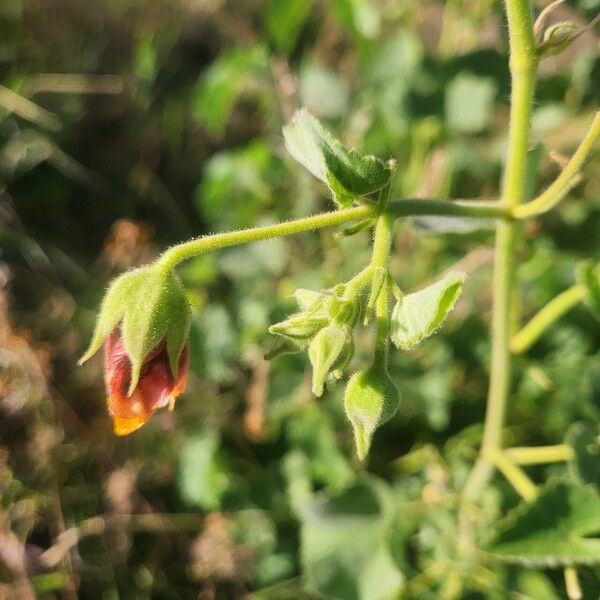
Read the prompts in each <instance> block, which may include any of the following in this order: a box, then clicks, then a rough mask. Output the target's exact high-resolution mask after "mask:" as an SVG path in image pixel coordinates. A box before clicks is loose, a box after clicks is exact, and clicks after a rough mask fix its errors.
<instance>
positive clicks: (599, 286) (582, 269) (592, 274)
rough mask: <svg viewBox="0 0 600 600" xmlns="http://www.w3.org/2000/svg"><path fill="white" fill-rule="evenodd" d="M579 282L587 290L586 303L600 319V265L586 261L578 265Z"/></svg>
mask: <svg viewBox="0 0 600 600" xmlns="http://www.w3.org/2000/svg"><path fill="white" fill-rule="evenodd" d="M577 280H578V281H579V283H580V284H581V285H583V286H584V287H585V290H586V298H585V300H586V303H587V305H588V306H589V307H590V308H591V309H592V311H593V313H594V314H595V315H596V317H598V318H600V264H599V265H595V266H594V265H593V264H592V263H591V262H590V261H587V260H586V261H584V262H581V263H579V264H578V265H577Z"/></svg>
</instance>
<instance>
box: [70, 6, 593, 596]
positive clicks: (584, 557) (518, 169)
mask: <svg viewBox="0 0 600 600" xmlns="http://www.w3.org/2000/svg"><path fill="white" fill-rule="evenodd" d="M505 7H506V12H507V16H508V28H509V42H510V70H511V77H512V92H511V113H510V127H509V134H508V149H507V155H506V164H505V170H504V175H503V180H502V186H501V189H502V192H501V196H500V198H499V199H495V200H475V201H468V200H437V199H406V198H405V199H390V190H391V189H392V183H393V177H394V174H395V171H396V169H397V166H396V163H395V161H394V160H383V159H380V158H377V157H374V156H370V155H365V154H362V153H361V152H359V151H356V150H354V149H350V148H347V147H346V146H344V145H343V144H342V143H341V142H340V141H338V140H336V139H335V138H334V137H333V135H332V134H331V133H330V132H328V131H327V130H326V129H325V128H324V127H323V126H322V125H321V124H320V123H319V121H317V119H315V118H314V117H313V116H312V115H310V114H309V113H308V112H307V111H306V110H300V111H298V112H297V113H296V114H295V115H294V116H293V118H292V119H291V121H290V122H289V123H288V124H287V125H286V127H284V130H283V136H284V139H285V144H286V147H287V150H288V151H289V152H290V154H291V155H292V156H293V157H294V158H295V159H296V160H297V161H298V162H299V163H301V164H302V165H303V166H304V167H306V168H307V169H308V170H309V171H310V172H311V173H312V174H313V175H314V176H315V177H316V178H318V179H319V180H321V181H322V182H323V183H324V184H325V185H326V186H327V188H328V189H329V191H330V193H331V197H332V200H333V202H334V203H335V205H336V210H334V211H332V212H325V213H320V214H317V215H314V216H310V217H306V218H301V219H296V220H290V221H286V222H281V223H278V224H274V225H268V226H264V227H257V228H251V229H245V230H240V231H232V232H226V233H218V234H215V235H209V236H204V237H200V238H196V239H192V240H190V241H187V242H184V243H181V244H179V245H176V246H173V247H171V248H169V249H167V250H166V251H165V252H164V253H163V254H162V255H161V256H160V257H159V258H158V259H157V260H156V262H155V263H153V264H152V265H149V266H147V267H143V268H140V269H136V270H133V271H130V272H127V273H125V274H123V275H121V276H120V277H119V278H117V279H116V280H115V281H114V283H113V284H112V285H111V286H110V288H109V289H108V292H107V294H106V296H105V299H104V301H103V303H102V306H101V309H100V314H99V317H98V321H97V324H96V329H95V332H94V336H93V339H92V341H91V343H90V347H89V349H88V351H87V352H86V353H85V355H84V356H83V357H82V359H81V362H83V361H85V360H87V359H88V358H90V356H92V355H93V354H94V353H95V352H96V351H97V350H99V349H100V347H101V346H102V345H103V344H104V355H105V378H106V388H107V395H108V400H107V404H108V411H109V413H110V415H111V416H112V418H113V421H114V429H115V433H117V434H119V435H124V434H129V433H131V432H133V431H135V430H136V429H138V428H139V427H140V426H141V425H143V424H144V423H145V422H146V421H147V420H148V418H149V417H150V416H151V415H152V413H153V412H154V411H156V410H157V409H159V408H162V407H164V406H167V405H168V406H170V407H171V408H172V407H173V404H174V401H175V398H176V397H177V396H178V395H179V394H181V393H182V392H183V390H184V387H185V381H186V375H187V369H188V346H187V341H186V340H187V336H188V332H189V327H190V312H191V311H190V306H189V303H188V301H187V298H186V293H185V290H184V289H183V286H182V284H181V281H180V280H179V278H178V277H177V275H176V274H175V271H174V269H175V267H176V266H177V265H178V264H179V263H180V262H181V261H184V260H186V259H188V258H190V257H193V256H197V255H200V254H203V253H207V252H212V251H216V250H218V249H220V248H224V247H228V246H234V245H239V244H247V243H252V242H256V241H259V240H264V239H268V238H274V237H283V236H290V235H294V234H299V233H302V232H306V231H313V230H317V229H322V228H326V227H334V226H340V225H344V226H346V227H347V229H346V230H345V231H344V234H346V235H352V234H353V233H356V232H357V231H360V230H361V229H366V228H372V229H373V231H374V235H373V247H372V256H371V260H370V261H369V263H368V264H366V265H365V266H364V268H363V269H362V270H361V271H360V272H359V273H357V274H356V275H355V276H354V277H352V278H351V279H350V280H348V281H345V282H342V283H339V284H337V285H336V286H334V287H333V288H331V289H326V290H306V289H299V290H297V291H296V293H295V298H296V301H297V304H298V311H297V312H296V313H294V314H293V315H291V316H289V317H288V318H287V319H285V320H283V321H281V322H280V323H277V324H274V325H272V326H271V327H270V329H269V331H270V333H272V334H273V335H274V336H276V340H277V342H276V343H275V344H274V346H273V348H272V349H271V350H270V351H269V352H268V353H267V356H268V357H269V358H274V357H275V356H276V355H278V354H280V353H286V352H302V351H306V352H307V354H308V358H309V360H310V363H311V365H312V391H313V393H314V395H315V396H317V397H319V396H321V395H322V394H323V393H324V390H325V386H326V384H327V383H328V382H335V381H336V380H341V379H343V378H344V377H345V375H346V373H347V371H348V368H349V365H350V364H351V359H352V356H353V353H354V340H353V336H354V331H355V330H356V328H357V327H361V326H367V325H369V323H371V322H372V321H373V322H374V326H373V328H372V329H373V344H372V353H371V358H370V362H369V363H368V364H367V365H365V366H363V368H362V369H360V370H358V371H357V372H355V373H353V374H350V377H349V379H348V382H347V384H346V388H345V394H344V407H345V411H346V414H347V417H348V419H349V421H350V424H351V426H352V430H353V433H354V439H355V445H356V451H357V454H358V456H359V458H360V459H361V460H362V459H364V458H365V457H366V456H367V454H368V452H369V448H370V445H371V440H372V437H373V435H374V433H375V431H376V430H377V428H378V427H380V426H381V425H383V424H384V423H385V422H386V421H388V420H389V419H391V418H392V417H393V416H394V414H395V413H396V411H397V410H398V409H399V408H400V409H401V406H402V399H401V397H400V394H399V392H398V389H397V388H396V385H395V383H394V381H393V378H392V377H391V376H390V374H389V372H388V360H389V355H390V345H393V346H395V347H396V348H397V349H399V350H402V351H410V350H411V349H412V348H414V347H415V346H416V345H417V344H419V343H421V342H422V341H423V340H425V339H426V338H427V337H428V336H430V335H432V334H433V333H434V332H435V331H436V330H437V329H438V328H439V327H440V326H441V325H442V324H443V322H444V320H445V318H446V317H447V315H448V314H449V313H450V311H451V310H452V308H453V307H454V305H455V303H456V301H457V299H458V297H459V295H460V293H461V291H462V288H463V285H464V283H465V278H466V275H465V273H463V272H462V271H458V270H457V271H451V272H447V273H445V274H444V275H443V276H442V277H441V278H439V280H438V281H436V282H435V283H433V284H431V285H428V286H426V287H424V288H423V289H420V290H417V291H414V292H412V293H407V292H405V291H404V290H402V289H401V288H400V286H399V285H398V284H397V282H396V281H395V280H394V277H393V273H392V272H391V270H390V257H391V251H392V237H393V236H392V233H393V224H394V221H395V220H396V219H400V218H403V217H409V216H416V215H442V216H446V217H463V218H464V217H467V218H474V219H488V220H489V219H493V220H494V221H495V224H496V225H495V227H496V248H495V265H494V278H493V285H494V304H493V311H492V327H491V360H490V372H491V380H490V387H489V395H488V401H487V402H488V403H487V412H486V417H485V423H484V429H483V440H482V447H481V452H480V454H479V456H478V458H477V460H476V461H475V464H474V466H473V469H472V471H471V473H470V476H469V477H468V479H467V482H466V485H465V488H464V491H463V500H464V505H465V506H468V505H470V504H473V503H476V502H477V500H478V499H479V497H480V495H481V492H482V490H483V489H484V488H485V486H486V485H487V483H488V481H489V479H490V476H491V474H492V472H493V470H494V469H498V470H499V471H500V472H501V473H502V474H503V475H504V476H505V477H506V478H507V480H508V481H509V482H510V483H511V484H512V485H513V487H514V488H515V489H516V490H517V492H519V493H520V494H521V495H522V496H523V498H524V499H525V501H526V504H525V507H524V508H521V509H520V510H521V513H523V514H525V513H527V511H528V510H536V504H535V502H538V503H539V504H540V511H542V510H543V506H542V504H543V503H544V502H548V501H549V500H548V498H549V497H554V496H556V495H557V494H561V495H563V496H564V495H565V494H567V495H570V496H569V498H570V505H571V506H576V505H577V504H578V503H579V504H581V505H582V506H584V505H586V504H587V505H589V504H590V502H592V500H590V497H589V494H590V492H589V490H587V488H585V487H582V488H581V489H579V488H571V487H568V489H567V491H566V492H565V490H564V489H563V488H560V486H558V487H557V486H554V487H552V488H548V489H544V490H541V491H540V493H539V495H538V491H537V488H536V486H534V484H533V483H532V482H531V480H530V479H529V478H528V476H527V475H526V473H525V472H524V471H523V469H522V468H521V466H519V465H520V464H532V463H535V462H536V460H537V462H540V463H542V462H546V463H548V462H553V461H556V462H558V461H561V460H566V459H567V457H570V456H572V452H571V451H570V448H568V447H566V446H561V447H555V446H553V447H539V448H531V449H528V451H529V454H528V453H527V452H525V454H527V456H528V457H529V458H527V459H526V460H525V459H522V458H519V457H522V455H524V453H523V452H522V449H519V450H520V452H517V449H510V448H509V449H506V448H503V442H502V432H503V428H504V423H505V414H506V408H507V400H508V398H509V394H510V385H511V363H512V355H513V354H518V353H522V352H525V351H526V350H527V349H528V348H529V347H530V346H531V345H532V344H533V343H534V341H535V340H536V339H537V338H538V337H539V336H540V335H541V334H542V332H543V331H544V330H545V329H546V328H547V327H548V326H549V325H550V324H551V323H552V322H554V321H555V320H556V319H558V318H559V317H560V316H561V315H562V314H564V313H565V312H566V311H567V310H568V309H569V308H570V307H572V306H574V305H575V304H576V303H578V302H581V301H585V302H587V304H588V305H589V307H590V308H591V309H592V310H593V311H595V312H596V314H598V315H600V267H599V266H598V265H594V264H591V263H586V264H584V265H582V266H581V269H580V275H579V281H578V282H577V283H576V284H575V285H574V286H573V288H571V289H570V290H567V291H565V292H564V293H562V294H561V295H559V296H558V297H557V298H555V299H554V300H552V301H551V302H549V303H548V304H547V305H546V306H545V307H543V308H542V309H541V311H540V312H539V314H538V315H536V316H535V317H534V318H533V319H532V320H531V321H530V322H529V323H528V324H526V325H525V326H524V327H523V328H522V329H520V331H517V332H516V333H515V332H514V331H513V328H512V327H513V324H514V323H515V321H516V319H515V318H514V316H513V314H512V301H511V300H512V297H513V295H514V293H515V288H516V284H515V276H514V264H515V247H516V243H517V239H518V235H519V230H520V227H519V221H521V220H523V219H527V218H530V217H535V216H538V215H541V214H542V213H545V212H546V211H548V210H550V209H551V208H552V207H554V206H556V205H557V204H558V203H559V202H560V201H561V200H562V199H563V198H565V197H566V196H567V195H568V193H569V191H570V190H571V189H572V188H573V186H574V185H575V184H576V183H577V182H578V181H579V179H580V175H579V173H580V170H581V168H582V166H583V164H584V162H585V161H586V159H587V157H588V155H589V154H590V151H591V149H592V147H593V145H594V142H595V141H596V140H597V138H598V137H599V136H600V113H597V114H596V115H595V117H594V118H593V120H592V122H591V125H590V127H589V129H588V131H587V133H586V135H585V137H584V138H583V140H582V141H581V143H580V146H579V147H578V148H577V150H576V151H575V153H574V154H573V156H572V157H571V158H570V160H568V161H567V162H566V164H565V165H564V167H563V169H562V172H561V173H560V175H559V176H558V177H557V178H556V180H555V181H554V182H553V183H552V184H551V185H550V186H549V187H548V188H547V189H546V190H545V191H543V192H542V193H541V194H540V195H539V196H537V197H536V198H534V199H533V200H529V199H528V198H527V197H526V193H527V192H526V169H527V150H528V146H529V131H530V121H531V111H532V103H533V97H534V84H535V75H536V69H537V65H538V63H539V62H540V60H542V59H544V58H545V57H546V56H550V55H553V54H556V53H558V52H560V51H562V50H563V49H564V48H565V47H567V46H568V45H569V44H570V42H571V41H572V40H573V39H574V37H575V36H576V33H575V30H574V29H573V28H572V27H566V26H564V24H563V26H562V27H561V28H560V31H559V30H558V29H556V27H555V28H554V29H551V30H547V31H546V33H545V34H544V32H542V31H541V29H542V28H543V20H545V19H546V18H547V13H544V14H543V15H541V16H540V20H539V21H538V22H537V23H536V25H535V27H534V24H533V22H532V19H531V7H530V5H529V2H527V1H526V0H506V1H505ZM392 303H393V305H392ZM531 455H535V457H537V458H536V459H535V460H534V459H532V458H531ZM559 488H560V489H559ZM582 490H583V491H582ZM553 495H554V496H553ZM584 497H585V498H584ZM571 500H572V502H571ZM584 500H585V501H584ZM593 502H595V503H596V505H597V506H598V514H600V497H598V498H596V499H594V500H593ZM521 513H519V515H520V514H521ZM519 515H513V516H512V517H511V519H512V520H510V521H507V522H506V523H505V524H504V525H503V527H502V528H501V531H500V533H499V534H498V535H497V536H496V537H495V538H494V541H492V542H490V544H489V545H488V547H487V551H488V552H490V553H492V554H495V555H497V556H500V557H501V558H502V559H503V560H506V561H508V562H511V561H519V560H521V561H522V562H525V563H527V564H530V565H533V566H535V565H539V566H541V565H544V564H548V560H549V559H548V557H547V552H548V551H549V550H548V549H541V550H539V552H538V554H535V552H533V551H531V550H528V551H527V552H529V554H527V556H526V557H525V558H523V556H524V554H523V553H524V552H525V551H524V550H523V549H522V548H516V549H515V546H514V544H513V542H514V535H517V534H515V533H514V532H515V530H517V529H518V526H519V518H520V517H519ZM460 521H461V526H462V527H463V528H464V529H465V531H469V527H470V523H471V519H470V518H469V516H468V513H465V514H463V515H462V516H461V518H460ZM599 528H600V526H599ZM586 532H587V530H586V531H585V532H582V534H581V535H583V534H584V533H586ZM572 533H573V535H574V536H575V537H577V536H578V535H579V534H577V532H572ZM511 536H513V537H511ZM517 537H518V536H517ZM577 540H578V543H581V544H583V543H584V541H583V538H581V539H580V538H579V537H577ZM585 541H587V540H585ZM595 542H596V543H597V544H600V540H595ZM511 544H513V545H511ZM578 547H579V546H578ZM582 548H583V549H582ZM585 548H587V549H585ZM579 549H580V550H581V552H580V553H579V554H577V553H570V554H568V555H567V554H565V553H563V554H560V553H559V555H558V558H557V557H556V556H554V558H553V560H554V559H555V560H554V562H553V564H558V565H560V566H563V567H565V569H566V571H565V578H566V581H567V587H568V588H569V589H570V590H571V592H572V591H573V590H575V592H573V595H572V597H577V596H576V590H577V577H576V572H575V571H574V570H573V569H574V566H575V565H577V564H579V563H584V562H586V561H588V562H589V561H590V560H592V561H593V560H600V552H598V551H597V550H595V551H593V552H592V549H591V547H588V546H585V544H584V545H582V546H581V547H579ZM584 549H585V551H584ZM544 552H546V554H544ZM590 552H591V553H592V554H593V556H592V557H591V558H590V556H589V554H590ZM571 592H569V593H571Z"/></svg>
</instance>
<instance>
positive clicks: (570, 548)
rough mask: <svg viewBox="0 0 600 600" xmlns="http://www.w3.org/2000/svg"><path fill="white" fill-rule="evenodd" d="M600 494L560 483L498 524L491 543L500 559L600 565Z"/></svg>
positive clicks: (541, 564)
mask: <svg viewBox="0 0 600 600" xmlns="http://www.w3.org/2000/svg"><path fill="white" fill-rule="evenodd" d="M598 532H600V495H598V492H597V490H595V489H594V487H593V486H591V485H587V486H578V485H575V484H573V483H570V482H566V481H556V482H552V483H550V484H547V485H546V486H544V487H543V488H542V489H541V490H540V492H539V494H538V496H537V497H536V498H535V499H534V500H533V501H532V502H522V503H521V504H520V505H519V506H517V508H515V509H514V510H513V511H512V512H511V513H509V515H508V516H507V517H506V518H505V519H504V520H503V521H501V522H500V523H499V524H498V527H497V533H496V534H495V536H494V538H493V540H492V541H491V543H490V544H489V545H488V547H487V551H488V552H489V553H491V554H492V555H494V556H495V557H497V558H499V559H501V560H503V561H506V562H509V563H518V564H521V565H525V566H528V567H555V566H568V565H578V564H588V565H590V564H596V563H600V539H599V538H590V537H586V536H588V535H591V534H594V533H598Z"/></svg>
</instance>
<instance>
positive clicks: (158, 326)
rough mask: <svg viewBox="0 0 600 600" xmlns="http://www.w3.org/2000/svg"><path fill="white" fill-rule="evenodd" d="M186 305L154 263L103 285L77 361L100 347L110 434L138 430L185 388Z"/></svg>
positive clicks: (177, 284) (176, 283)
mask: <svg viewBox="0 0 600 600" xmlns="http://www.w3.org/2000/svg"><path fill="white" fill-rule="evenodd" d="M191 316H192V314H191V307H190V305H189V302H188V300H187V295H186V292H185V289H184V287H183V285H182V283H181V281H180V280H179V278H178V277H177V275H176V274H175V273H173V272H172V271H165V269H164V268H163V267H162V265H161V264H160V263H155V264H154V265H149V266H147V267H141V268H139V269H134V270H132V271H128V272H126V273H123V274H122V275H120V276H119V277H117V279H115V281H113V282H112V283H111V285H110V287H109V288H108V290H107V292H106V295H105V296H104V300H103V301H102V305H101V307H100V312H99V314H98V319H97V321H96V327H95V329H94V335H93V337H92V340H91V341H90V345H89V347H88V349H87V351H86V352H85V354H84V355H83V356H82V357H81V359H80V360H79V364H83V363H84V362H85V361H86V360H88V359H89V358H90V357H92V356H93V355H94V354H95V353H96V352H97V351H98V350H99V349H100V348H101V347H102V345H104V380H105V383H106V391H107V395H108V400H107V404H108V412H109V413H110V415H111V416H112V418H113V423H114V428H115V433H116V434H117V435H127V434H128V433H131V432H132V431H135V430H136V429H139V428H140V427H141V426H142V425H143V424H144V423H145V422H146V421H147V420H148V419H149V418H150V417H151V416H152V414H153V413H154V411H155V410H157V409H159V408H163V407H164V406H167V405H169V406H170V407H171V408H173V406H174V404H175V398H176V397H177V396H179V394H181V393H182V392H183V390H184V388H185V381H186V377H187V371H188V356H189V347H188V342H187V337H188V334H189V331H190V325H191Z"/></svg>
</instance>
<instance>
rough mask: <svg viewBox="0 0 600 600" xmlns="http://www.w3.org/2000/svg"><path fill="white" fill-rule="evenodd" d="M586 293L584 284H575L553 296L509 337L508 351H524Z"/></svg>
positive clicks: (516, 352)
mask: <svg viewBox="0 0 600 600" xmlns="http://www.w3.org/2000/svg"><path fill="white" fill-rule="evenodd" d="M586 294H587V291H586V288H585V286H583V285H575V286H573V287H572V288H569V289H568V290H566V291H564V292H563V293H562V294H559V295H558V296H556V298H553V299H552V300H551V301H550V302H548V304H546V306H544V308H542V309H541V310H540V312H538V313H537V314H536V315H535V316H534V317H533V318H532V319H531V321H529V323H527V325H525V327H523V329H521V330H520V331H519V332H518V333H517V334H516V335H515V336H514V337H513V338H512V339H511V341H510V351H511V352H512V353H513V354H520V353H521V352H526V351H527V350H528V349H529V348H531V346H533V344H535V342H536V341H537V340H538V338H539V337H540V336H541V335H542V334H543V333H544V331H546V329H548V327H550V325H552V323H554V321H556V320H558V319H559V318H560V317H562V316H563V315H564V314H565V313H566V312H567V311H568V310H570V309H571V308H573V307H574V306H575V305H576V304H578V303H579V302H581V301H582V300H584V299H585V297H586Z"/></svg>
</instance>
